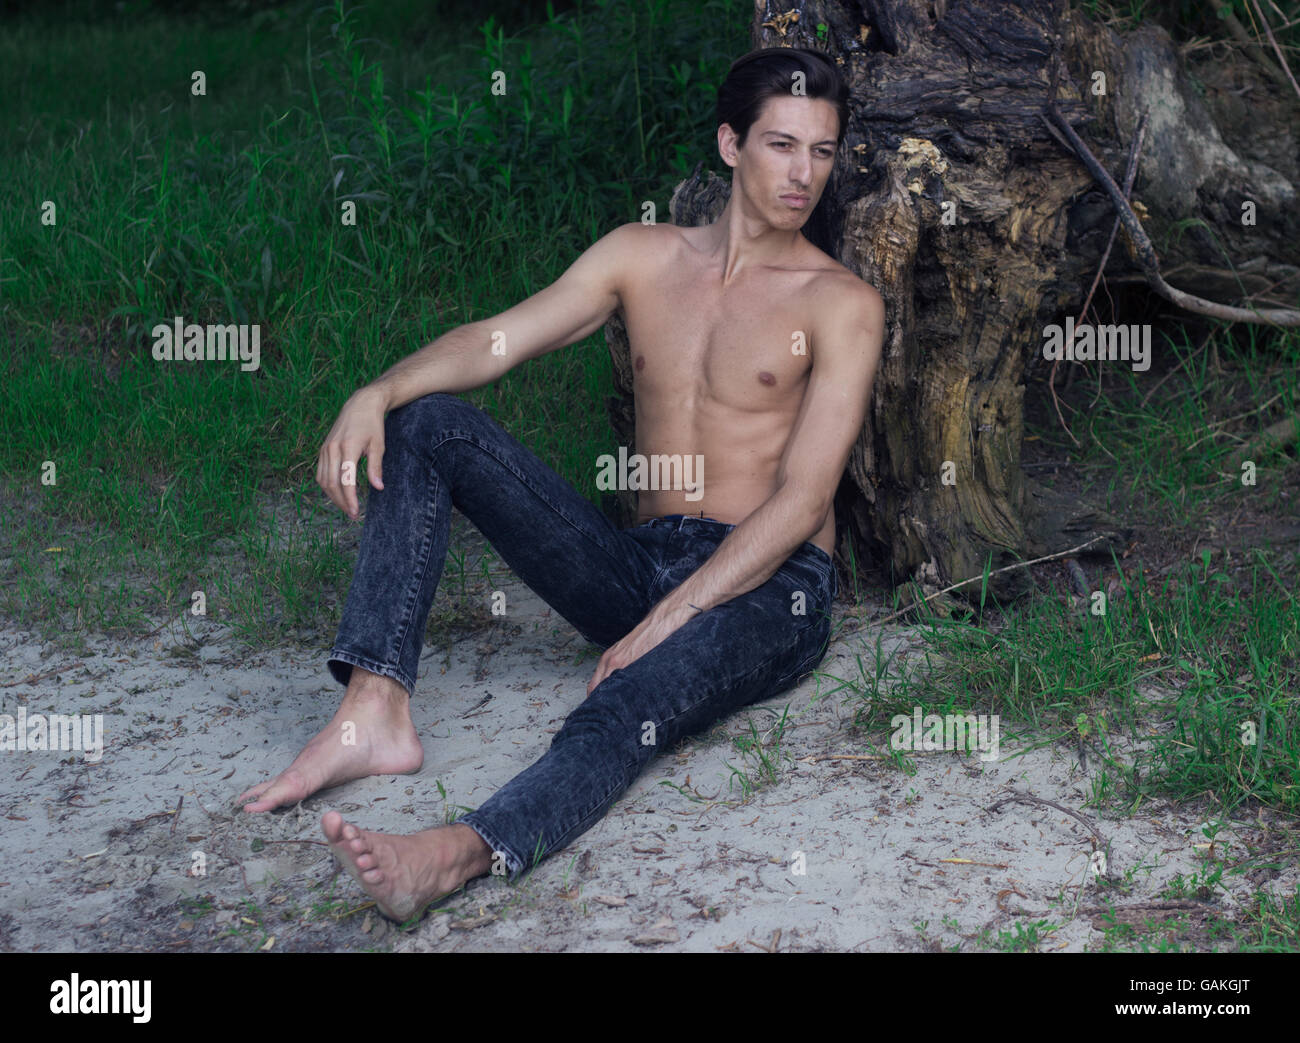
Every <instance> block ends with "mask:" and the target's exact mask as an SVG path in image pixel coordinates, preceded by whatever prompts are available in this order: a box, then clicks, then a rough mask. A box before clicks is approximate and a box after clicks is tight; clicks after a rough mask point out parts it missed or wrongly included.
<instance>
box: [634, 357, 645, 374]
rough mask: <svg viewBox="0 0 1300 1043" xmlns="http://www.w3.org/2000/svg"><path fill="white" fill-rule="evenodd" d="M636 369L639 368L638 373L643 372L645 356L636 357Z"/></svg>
mask: <svg viewBox="0 0 1300 1043" xmlns="http://www.w3.org/2000/svg"><path fill="white" fill-rule="evenodd" d="M636 368H637V372H640V371H641V370H643V369H645V356H644V355H638V356H637V357H636Z"/></svg>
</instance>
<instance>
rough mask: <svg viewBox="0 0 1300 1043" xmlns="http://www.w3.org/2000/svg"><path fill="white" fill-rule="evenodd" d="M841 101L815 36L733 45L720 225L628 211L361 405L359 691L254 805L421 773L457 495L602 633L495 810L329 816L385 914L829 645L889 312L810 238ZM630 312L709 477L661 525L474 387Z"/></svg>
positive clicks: (658, 399) (333, 837)
mask: <svg viewBox="0 0 1300 1043" xmlns="http://www.w3.org/2000/svg"><path fill="white" fill-rule="evenodd" d="M847 96H848V92H847V88H846V87H845V86H844V84H843V81H842V80H841V79H840V78H839V76H838V73H837V70H836V69H835V67H834V65H833V64H832V63H831V62H830V61H829V60H827V59H826V58H825V57H824V56H822V55H820V54H818V53H816V52H811V51H802V50H797V49H791V48H773V49H767V50H761V51H756V52H752V53H751V54H749V55H746V56H744V57H743V58H741V59H739V60H737V61H736V62H735V63H734V64H733V65H732V67H731V71H730V72H729V73H728V76H727V79H726V81H725V82H724V84H723V86H722V87H721V88H720V89H719V92H718V122H719V127H718V151H719V153H720V154H721V156H722V158H723V160H724V161H725V162H726V163H727V165H728V166H730V167H731V168H732V169H733V177H732V190H731V197H730V200H729V201H728V203H727V206H726V209H725V210H724V211H723V213H722V215H721V217H720V218H719V220H718V221H717V222H715V223H714V224H712V225H708V226H706V227H699V228H679V227H676V226H672V225H657V226H656V225H641V224H627V225H623V226H621V227H619V228H616V229H615V230H614V231H612V232H610V233H609V234H608V235H606V236H604V237H603V238H602V239H600V240H599V241H598V242H596V243H595V244H594V245H593V246H591V247H590V248H589V249H588V250H587V251H586V252H585V253H583V254H582V255H581V256H580V257H579V258H578V259H577V260H576V261H575V262H574V264H573V265H572V267H570V268H569V269H568V271H566V272H565V273H564V275H563V276H561V277H560V278H559V279H558V280H557V281H556V282H555V283H553V284H552V285H551V286H549V287H547V288H546V289H544V290H542V291H541V292H539V293H537V294H535V295H534V296H532V297H530V298H528V299H527V300H526V301H524V302H523V303H521V304H518V305H516V306H515V307H513V308H510V309H509V310H507V311H504V312H502V313H500V314H499V315H496V316H493V317H492V318H490V319H487V320H484V321H482V322H472V323H468V324H466V325H464V326H460V327H458V328H456V329H454V330H451V331H450V332H448V333H446V334H444V335H443V336H441V337H439V338H438V339H437V340H435V341H434V342H433V343H432V344H430V345H428V346H426V347H424V348H422V349H421V350H420V351H418V352H416V353H415V354H413V355H411V356H410V357H408V358H406V359H404V360H403V361H401V362H399V363H398V364H397V365H395V366H394V367H392V368H391V369H390V370H388V371H387V372H386V373H385V374H383V376H381V377H380V378H379V379H378V380H376V381H375V382H374V383H373V384H370V385H368V386H366V387H364V388H362V389H360V390H359V391H357V392H356V393H355V394H353V395H352V397H351V398H349V399H348V401H347V403H346V404H345V405H344V407H343V410H342V411H341V412H340V414H339V417H338V420H337V421H336V422H335V424H334V427H333V428H332V429H331V431H330V433H329V435H328V436H327V438H326V440H325V443H324V445H323V446H322V448H321V452H320V457H319V461H318V466H317V474H316V480H317V482H318V483H319V484H320V485H321V487H322V488H323V489H324V490H325V492H326V493H327V494H328V495H329V497H330V499H331V500H332V501H333V502H334V503H336V504H337V505H338V506H339V507H341V508H342V509H343V510H344V511H345V512H346V513H347V514H348V515H349V516H350V517H352V518H354V519H355V518H357V517H358V507H357V494H356V487H355V480H352V481H349V476H350V475H352V474H355V471H356V469H357V468H358V467H359V460H360V458H361V457H362V456H364V457H366V458H367V465H366V474H367V477H368V479H369V482H370V485H371V487H372V491H371V493H370V496H369V501H368V508H367V514H366V521H365V528H364V531H363V536H362V545H361V550H360V553H359V555H358V559H357V566H356V571H355V574H354V578H353V584H352V588H351V589H350V591H349V594H348V600H347V603H346V604H345V606H344V613H343V621H342V623H341V625H340V629H339V638H338V641H337V642H336V644H335V647H334V648H333V650H332V651H331V655H330V659H329V664H328V665H329V669H330V671H331V673H332V674H333V675H334V677H335V678H336V679H337V680H338V681H340V683H345V684H346V685H347V690H346V693H345V695H344V697H343V700H342V703H341V705H340V707H339V710H338V712H337V713H336V715H335V717H334V719H333V720H332V721H331V723H330V724H329V725H328V726H327V727H326V728H325V729H324V730H323V731H322V732H321V733H320V734H319V735H317V736H316V737H315V738H314V739H313V740H312V741H311V742H310V743H309V744H308V745H307V747H306V748H305V749H304V750H303V751H302V752H301V753H300V754H299V755H298V757H297V758H296V759H295V760H294V762H293V763H292V764H291V765H290V766H289V768H288V769H287V770H286V771H284V772H283V773H282V774H281V775H279V776H278V777H277V778H275V779H273V780H272V781H270V782H266V783H262V784H261V785H258V786H255V787H253V788H252V789H250V790H248V791H247V792H246V793H244V794H243V795H242V796H241V797H240V800H241V801H244V800H249V803H247V805H246V807H245V810H247V811H250V812H258V811H269V810H271V809H272V808H275V807H279V806H282V805H285V804H293V803H296V802H297V801H300V800H302V799H304V798H305V797H307V796H309V795H310V794H312V793H314V792H316V791H317V790H320V789H324V788H326V787H329V786H337V785H339V784H340V783H343V782H346V781H349V780H352V779H356V778H361V777H363V776H366V775H373V774H400V773H410V772H415V771H418V770H419V768H420V766H421V765H422V763H423V760H424V751H423V748H422V747H421V744H420V741H419V738H418V736H417V734H416V731H415V728H414V726H413V724H412V722H411V716H410V711H409V699H410V693H411V692H412V691H413V689H414V686H415V673H416V668H417V666H418V662H419V654H420V648H421V638H422V635H423V633H424V627H425V622H426V620H427V617H428V613H429V611H430V608H431V604H432V600H433V596H434V592H435V590H436V587H437V582H438V579H439V577H440V575H441V569H442V562H443V559H444V556H445V554H446V548H447V539H448V531H449V526H450V513H451V507H452V505H454V506H456V507H457V508H458V509H460V510H461V511H462V512H463V513H464V514H465V515H466V517H468V518H469V519H470V520H471V521H472V522H473V523H474V525H475V526H476V527H478V528H479V529H480V531H482V532H483V534H484V536H485V537H486V538H487V539H488V541H489V542H490V543H491V544H492V546H493V547H494V548H495V549H496V550H497V552H498V553H499V554H500V555H501V556H502V558H503V559H504V560H505V561H506V563H507V564H508V565H509V566H510V567H511V569H512V570H513V571H514V572H515V573H516V574H517V575H519V577H520V578H521V579H522V580H523V581H524V582H525V583H526V584H527V585H528V586H529V587H531V588H532V589H533V590H535V591H537V593H538V594H539V595H541V596H542V597H543V598H545V599H546V600H547V602H548V603H549V604H551V605H552V606H553V607H554V608H555V610H556V611H557V612H558V613H559V614H560V615H562V616H564V618H565V619H567V620H568V621H569V622H571V623H572V624H573V625H574V626H575V627H576V628H577V629H578V631H579V632H580V633H581V634H583V636H584V637H587V638H588V639H589V640H591V641H593V642H595V643H596V644H599V645H604V646H607V647H606V650H605V652H604V654H603V655H602V656H601V657H600V660H599V662H598V663H597V666H596V670H595V673H594V675H593V676H592V678H591V680H590V682H589V683H588V685H587V693H588V695H587V699H586V701H585V702H584V703H583V704H582V705H581V706H579V707H578V708H577V709H576V710H574V711H573V713H572V714H570V716H569V717H568V718H567V719H566V721H565V725H564V727H563V728H562V729H561V730H560V731H559V733H557V734H556V736H555V737H554V739H553V740H552V743H551V747H550V749H549V751H548V752H547V753H546V754H545V755H544V756H543V757H542V758H541V759H540V760H538V761H537V762H536V763H535V764H533V765H532V766H531V767H529V768H528V769H526V770H525V771H523V772H521V773H520V774H519V775H517V776H516V777H515V778H514V779H512V780H511V781H510V782H509V783H507V784H506V786H504V787H503V788H502V789H501V790H499V791H498V792H497V793H495V794H494V795H493V796H492V797H490V798H489V799H488V801H487V802H486V803H484V804H483V805H482V806H481V807H480V808H479V809H477V810H476V811H474V812H471V813H470V814H469V815H466V816H463V817H462V818H461V819H460V820H458V821H457V822H455V823H453V824H451V825H448V826H441V827H438V828H435V829H429V830H425V831H423V832H420V833H415V834H410V835H391V834H381V833H372V832H367V831H364V830H361V829H359V828H357V827H356V826H355V825H352V824H351V823H347V822H345V821H344V820H343V818H342V817H341V816H340V815H339V814H338V813H337V812H334V811H330V812H327V813H326V814H325V815H324V817H323V819H322V828H323V830H324V833H325V836H326V838H327V839H328V840H329V842H330V844H331V847H332V848H333V850H334V852H335V854H336V855H337V857H338V858H339V860H340V861H341V862H342V863H343V865H344V867H345V868H347V869H348V871H349V873H351V874H352V876H353V877H354V879H356V880H357V882H358V883H359V884H360V885H361V887H362V888H364V889H365V891H366V892H368V893H369V894H370V896H371V897H372V898H373V899H374V900H375V902H376V904H377V905H378V906H379V908H380V909H381V910H382V911H383V912H384V913H385V914H386V915H388V916H389V917H391V918H393V919H396V920H399V921H401V920H408V919H410V918H411V917H412V916H413V915H415V914H417V913H419V912H421V911H422V910H423V909H424V908H425V907H426V906H427V905H428V904H429V903H430V902H432V901H434V900H436V899H438V898H439V897H441V896H443V895H446V894H448V893H449V892H451V891H454V890H455V889H456V888H458V887H460V886H461V885H462V884H463V883H465V882H466V881H468V880H470V879H472V878H473V877H476V876H480V875H483V874H485V873H489V872H496V873H508V874H509V875H510V876H511V877H514V876H516V875H518V874H519V873H522V872H524V871H525V870H527V868H529V866H530V865H532V864H535V862H536V861H537V860H539V859H540V858H543V857H546V856H547V855H549V854H551V853H553V852H554V851H556V850H558V849H560V848H562V847H564V846H565V845H566V844H568V843H569V842H571V841H572V840H573V839H574V838H575V837H577V836H578V835H580V834H581V833H582V832H584V831H585V830H587V829H589V828H591V826H593V825H594V824H595V823H596V822H597V821H599V820H600V818H601V817H602V816H603V815H604V813H605V811H606V810H607V809H608V808H609V806H610V805H611V804H613V803H614V801H615V800H617V799H618V797H619V795H620V794H621V793H623V792H624V791H625V790H626V788H627V787H628V786H629V785H630V784H631V783H632V781H633V780H634V779H635V778H636V776H637V775H638V774H639V773H640V771H641V770H642V769H643V768H644V767H645V765H646V764H647V763H648V762H649V761H650V760H651V759H652V758H653V756H654V755H655V753H656V752H657V750H658V749H660V748H667V747H669V746H671V745H672V744H673V743H674V742H676V741H677V740H678V739H680V738H681V737H683V736H684V735H688V734H692V733H693V732H697V731H700V730H702V729H703V728H706V727H708V726H709V725H711V724H712V723H713V722H714V721H716V720H717V719H718V718H719V717H722V716H724V715H725V714H727V713H730V712H732V711H733V710H735V709H738V708H740V707H742V706H745V705H748V704H750V703H752V702H755V701H758V700H760V699H765V698H770V697H771V696H773V695H775V694H778V693H779V692H781V691H784V690H786V689H788V688H789V687H791V686H792V685H793V684H795V683H797V681H798V680H800V679H801V678H802V677H803V676H806V674H807V673H808V672H810V671H811V670H812V668H813V667H815V666H816V665H817V663H818V662H820V661H821V658H822V657H823V656H824V654H825V651H826V647H827V642H828V638H829V633H830V608H831V602H832V601H833V599H834V596H835V593H836V591H837V589H838V582H837V580H836V578H835V573H834V568H833V565H832V562H831V555H832V553H833V550H834V538H835V518H834V511H833V498H834V495H835V491H836V488H837V486H838V483H839V480H840V476H841V474H842V473H843V471H844V467H845V465H846V463H847V460H848V455H849V452H850V450H851V448H852V446H853V444H854V442H855V440H856V439H857V436H858V434H859V432H860V430H861V427H862V424H863V422H864V419H865V416H866V410H867V404H868V402H869V401H870V398H871V386H872V381H873V378H874V375H875V371H876V367H877V364H878V362H879V358H880V350H881V343H882V339H883V319H884V306H883V302H882V301H881V298H880V295H879V294H878V293H877V292H876V291H875V290H874V289H872V288H871V287H870V286H868V285H867V284H866V283H864V282H863V281H862V280H861V279H859V278H858V277H857V276H856V275H854V274H853V273H852V272H850V271H849V270H848V269H846V268H845V267H843V266H842V265H840V264H838V263H837V262H835V261H834V260H832V259H831V258H830V257H828V256H827V255H826V254H825V253H823V252H822V251H820V250H818V249H817V248H816V247H814V246H813V245H812V244H811V243H809V242H808V240H807V239H806V238H804V236H803V235H802V234H801V232H800V229H801V228H802V227H803V225H804V224H805V222H806V221H807V220H808V217H809V215H810V214H811V213H812V210H813V208H814V207H815V206H816V205H817V202H818V200H819V199H820V198H821V194H822V191H823V189H824V188H825V186H826V182H827V180H828V178H829V176H830V173H831V167H832V162H833V159H834V156H835V153H836V150H837V148H838V147H839V144H840V143H841V141H842V139H843V134H844V129H845V127H844V124H845V120H846V118H847V113H848V109H847ZM616 311H618V312H621V314H622V317H623V319H624V321H625V322H626V324H627V331H628V339H629V341H630V345H631V352H632V357H633V359H634V363H633V369H634V374H633V392H634V395H635V404H636V439H637V451H638V452H639V453H640V454H642V455H643V456H646V457H649V456H651V454H665V455H666V454H681V455H682V456H683V458H684V457H686V456H694V457H695V458H696V459H701V458H702V459H703V460H704V461H705V462H706V463H707V465H708V467H707V471H705V472H703V473H702V475H701V477H702V479H703V480H702V482H701V483H699V484H698V485H697V486H696V487H693V488H692V487H685V488H683V487H681V484H683V483H679V487H677V488H659V489H650V490H647V489H642V491H640V494H639V498H638V521H639V522H640V524H639V525H637V526H635V527H633V528H631V529H626V530H621V531H620V530H617V529H615V528H614V527H613V526H612V525H611V524H610V523H609V522H608V520H607V519H605V517H604V516H603V515H602V514H601V513H600V512H599V511H598V510H596V508H595V507H593V506H592V505H591V504H590V503H588V502H587V501H586V500H584V499H582V497H580V496H579V495H578V493H577V492H576V491H575V490H573V489H572V487H571V486H569V485H568V484H567V483H566V482H564V481H563V480H562V479H560V478H559V476H558V475H555V474H554V472H552V471H551V470H550V469H549V468H547V467H546V466H545V465H544V464H543V463H542V462H541V461H540V460H538V459H537V458H536V457H535V456H533V454H531V453H530V452H529V451H528V450H526V449H525V448H524V447H523V446H521V445H519V443H517V442H516V441H514V439H512V438H511V437H510V436H509V435H508V434H507V433H506V432H504V431H503V430H502V429H501V428H500V426H499V425H497V424H496V423H495V421H492V420H491V419H490V418H489V417H487V416H486V414H484V413H482V412H481V411H480V410H478V409H477V408H475V407H474V406H472V405H470V404H468V403H466V402H464V401H463V400H462V399H459V398H457V397H455V394H456V393H458V392H463V391H468V390H471V389H473V388H478V387H482V386H484V385H487V384H490V383H491V382H492V381H494V380H497V379H498V378H499V377H501V376H502V375H503V374H504V373H506V372H507V371H508V370H510V369H511V368H513V367H514V366H517V365H519V364H520V363H522V362H524V361H526V360H527V359H531V358H536V357H538V356H540V355H542V354H545V353H546V352H548V351H555V350H557V349H559V348H562V347H565V346H567V345H569V344H573V343H574V342H576V341H579V340H581V339H583V338H584V337H586V336H588V335H589V334H591V333H593V332H595V331H596V330H598V329H600V328H601V326H602V325H604V323H605V322H606V321H607V320H608V319H609V318H610V316H611V315H613V314H614V313H615V312H616ZM494 345H499V346H504V348H505V352H504V354H502V353H501V351H500V347H498V348H497V350H496V351H494V350H493V347H494ZM385 454H387V455H385ZM349 732H350V734H351V735H352V739H351V741H350V742H349V741H348V738H347V737H346V736H347V735H348V734H349ZM647 739H648V740H649V741H647Z"/></svg>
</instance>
